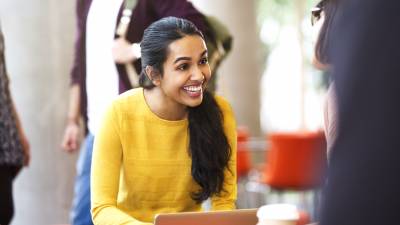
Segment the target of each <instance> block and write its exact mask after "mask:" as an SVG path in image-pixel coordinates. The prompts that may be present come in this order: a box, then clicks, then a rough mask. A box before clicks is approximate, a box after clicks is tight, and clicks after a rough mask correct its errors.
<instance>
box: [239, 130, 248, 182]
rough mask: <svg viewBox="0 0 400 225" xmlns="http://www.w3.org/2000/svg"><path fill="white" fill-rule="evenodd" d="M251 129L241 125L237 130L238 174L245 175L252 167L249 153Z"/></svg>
mask: <svg viewBox="0 0 400 225" xmlns="http://www.w3.org/2000/svg"><path fill="white" fill-rule="evenodd" d="M248 141H249V131H248V130H247V129H246V128H244V127H239V128H238V130H237V159H236V163H237V165H236V166H237V167H236V168H237V176H238V178H240V177H245V176H247V173H248V172H249V170H250V168H251V163H250V155H249V147H248Z"/></svg>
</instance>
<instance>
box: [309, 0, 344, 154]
mask: <svg viewBox="0 0 400 225" xmlns="http://www.w3.org/2000/svg"><path fill="white" fill-rule="evenodd" d="M338 1H339V0H321V1H320V2H319V3H318V4H317V5H316V6H315V7H314V8H313V9H312V11H311V13H312V15H311V23H312V25H313V27H314V29H315V31H316V33H318V35H317V38H316V43H315V51H314V58H313V65H314V67H315V68H317V69H319V70H322V71H325V72H328V73H329V75H331V71H330V70H331V69H332V68H331V62H330V60H331V59H330V58H329V43H330V37H331V30H332V22H333V21H334V19H335V14H336V10H337V7H338ZM330 78H331V77H330ZM334 86H335V85H334V83H333V82H332V83H331V84H330V85H329V88H328V92H327V95H326V100H325V106H324V130H325V137H326V142H327V156H328V158H329V155H330V153H331V149H332V144H333V142H334V140H335V138H336V133H337V123H338V122H337V120H338V118H337V105H336V104H337V103H336V94H335V88H334Z"/></svg>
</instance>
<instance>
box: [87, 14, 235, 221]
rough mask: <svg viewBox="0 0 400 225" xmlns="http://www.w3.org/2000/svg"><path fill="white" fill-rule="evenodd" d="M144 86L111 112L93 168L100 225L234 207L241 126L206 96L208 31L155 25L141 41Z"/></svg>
mask: <svg viewBox="0 0 400 225" xmlns="http://www.w3.org/2000/svg"><path fill="white" fill-rule="evenodd" d="M141 54H142V73H141V75H140V85H141V86H142V88H138V89H134V90H131V91H128V92H126V93H125V94H123V95H121V96H120V97H119V98H118V99H116V100H115V101H114V102H113V103H112V105H111V106H110V107H109V109H108V111H107V113H106V115H105V117H104V120H103V123H102V126H101V129H100V130H99V132H98V133H97V135H96V140H95V144H94V152H93V164H92V176H91V182H92V183H91V184H92V217H93V221H94V223H95V224H151V223H152V221H153V219H154V216H155V215H156V214H158V213H167V212H183V211H200V210H201V203H202V202H203V201H204V200H206V199H208V198H211V201H212V208H213V210H229V209H233V208H235V200H236V192H237V191H236V125H235V120H234V116H233V112H232V109H231V107H230V106H229V104H228V103H227V102H226V101H225V100H224V99H222V98H221V97H219V96H214V95H213V94H211V93H210V92H208V91H207V82H208V81H209V80H210V78H211V71H210V67H209V65H208V60H207V48H206V45H205V43H204V38H203V35H202V33H201V32H200V31H199V30H198V29H197V28H196V27H195V26H194V25H193V24H192V23H191V22H190V21H188V20H184V19H179V18H174V17H168V18H164V19H161V20H159V21H157V22H155V23H153V24H152V25H150V26H149V27H148V28H147V29H146V30H145V32H144V36H143V40H142V42H141Z"/></svg>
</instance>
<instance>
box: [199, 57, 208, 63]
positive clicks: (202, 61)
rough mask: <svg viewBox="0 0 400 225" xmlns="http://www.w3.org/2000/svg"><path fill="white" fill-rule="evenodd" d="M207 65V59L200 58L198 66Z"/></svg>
mask: <svg viewBox="0 0 400 225" xmlns="http://www.w3.org/2000/svg"><path fill="white" fill-rule="evenodd" d="M207 63H208V58H202V59H201V60H200V64H207Z"/></svg>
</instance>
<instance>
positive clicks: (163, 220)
mask: <svg viewBox="0 0 400 225" xmlns="http://www.w3.org/2000/svg"><path fill="white" fill-rule="evenodd" d="M256 224H257V209H238V210H231V211H213V212H182V213H168V214H158V215H156V217H155V221H154V225H256Z"/></svg>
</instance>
